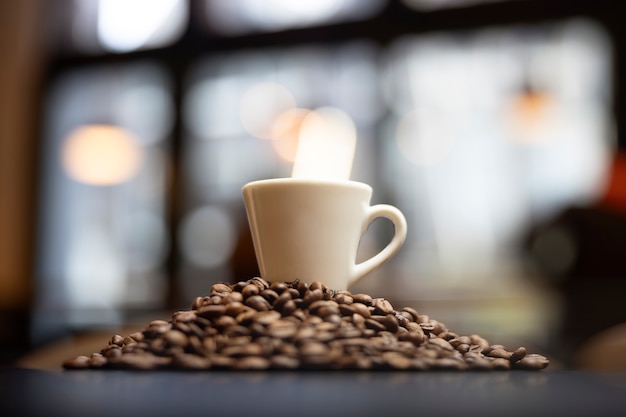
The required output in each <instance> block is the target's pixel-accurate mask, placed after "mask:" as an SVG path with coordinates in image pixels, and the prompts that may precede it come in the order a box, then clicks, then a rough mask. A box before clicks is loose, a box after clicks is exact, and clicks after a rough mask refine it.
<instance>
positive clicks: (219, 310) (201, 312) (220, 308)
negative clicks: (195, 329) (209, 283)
mask: <svg viewBox="0 0 626 417" xmlns="http://www.w3.org/2000/svg"><path fill="white" fill-rule="evenodd" d="M225 313H226V306H225V305H222V304H217V305H215V304H209V305H205V306H202V307H200V308H199V309H198V310H197V311H196V314H197V315H198V316H200V317H204V318H206V319H214V318H218V317H220V316H222V315H224V314H225Z"/></svg>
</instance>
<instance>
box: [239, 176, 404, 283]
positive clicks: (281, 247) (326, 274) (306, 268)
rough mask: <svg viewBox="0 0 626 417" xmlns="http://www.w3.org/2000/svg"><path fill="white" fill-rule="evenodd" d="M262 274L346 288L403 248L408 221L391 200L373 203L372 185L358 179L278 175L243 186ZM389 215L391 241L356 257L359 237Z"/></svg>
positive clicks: (274, 277) (266, 276)
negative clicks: (369, 254)
mask: <svg viewBox="0 0 626 417" xmlns="http://www.w3.org/2000/svg"><path fill="white" fill-rule="evenodd" d="M242 192H243V197H244V201H245V204H246V211H247V214H248V221H249V223H250V230H251V232H252V239H253V242H254V250H255V253H256V258H257V262H258V264H259V268H260V272H261V277H262V278H264V279H265V280H267V281H271V282H274V281H293V280H295V279H299V280H301V281H304V282H307V283H311V282H313V281H320V282H322V283H324V284H326V285H327V286H328V287H330V288H331V289H334V290H345V289H348V288H349V287H350V286H352V285H354V284H355V283H356V282H357V281H359V280H360V279H361V278H363V277H364V276H365V275H366V274H368V273H370V272H372V271H374V270H375V269H377V268H378V267H380V266H381V265H382V264H383V263H384V262H386V261H387V260H389V259H390V258H391V257H392V256H393V255H395V254H396V252H397V251H398V250H399V249H400V247H401V246H402V244H403V243H404V240H405V238H406V232H407V225H406V219H405V218H404V216H403V214H402V212H400V210H398V209H397V208H396V207H393V206H390V205H387V204H377V205H374V206H370V200H371V197H372V188H371V187H370V186H369V185H367V184H363V183H360V182H355V181H320V180H310V179H294V178H279V179H270V180H262V181H255V182H251V183H248V184H246V185H245V186H244V187H243V190H242ZM379 217H384V218H387V219H389V220H390V221H391V222H392V223H393V225H394V228H395V233H394V236H393V238H392V239H391V241H390V242H389V243H388V244H387V245H386V246H385V247H384V248H383V249H382V250H381V251H380V252H378V253H377V254H376V255H374V256H372V257H371V258H369V259H367V260H366V261H363V262H361V263H358V264H357V263H356V255H357V250H358V247H359V242H360V240H361V237H362V236H363V234H364V233H365V232H366V231H367V228H368V227H369V225H370V224H371V223H372V222H373V221H374V219H376V218H379Z"/></svg>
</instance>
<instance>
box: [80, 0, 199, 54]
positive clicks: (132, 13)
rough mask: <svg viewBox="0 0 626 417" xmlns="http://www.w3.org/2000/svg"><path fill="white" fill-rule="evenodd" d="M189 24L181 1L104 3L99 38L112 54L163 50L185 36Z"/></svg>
mask: <svg viewBox="0 0 626 417" xmlns="http://www.w3.org/2000/svg"><path fill="white" fill-rule="evenodd" d="M89 1H91V0H89ZM186 20H187V2H184V1H181V0H133V1H127V0H100V1H99V5H98V25H97V27H98V38H99V40H100V42H101V43H102V46H103V47H104V48H105V49H107V50H109V51H112V52H128V51H132V50H135V49H139V48H142V47H150V46H161V45H163V44H165V43H168V42H169V41H171V40H172V39H173V38H176V37H177V36H178V35H179V34H180V33H181V32H182V30H183V28H184V26H185V22H186Z"/></svg>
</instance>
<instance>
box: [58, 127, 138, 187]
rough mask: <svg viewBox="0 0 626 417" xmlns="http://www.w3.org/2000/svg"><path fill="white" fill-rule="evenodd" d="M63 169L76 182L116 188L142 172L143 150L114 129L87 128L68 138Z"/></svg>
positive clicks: (116, 128)
mask: <svg viewBox="0 0 626 417" xmlns="http://www.w3.org/2000/svg"><path fill="white" fill-rule="evenodd" d="M61 159H62V162H63V168H64V169H65V171H66V172H67V174H68V175H69V176H70V177H72V178H73V179H74V180H76V181H80V182H83V183H86V184H90V185H113V184H119V183H122V182H125V181H128V180H129V179H130V178H132V177H133V176H134V175H135V174H136V173H137V171H138V169H139V167H140V165H141V160H142V150H141V148H140V146H139V144H138V141H137V139H136V138H135V137H134V136H133V135H132V134H131V133H130V132H128V131H126V130H124V129H122V128H120V127H117V126H110V125H86V126H81V127H79V128H77V129H75V130H74V131H73V132H72V133H70V135H69V136H68V137H67V138H66V140H65V143H64V144H63V147H62V150H61Z"/></svg>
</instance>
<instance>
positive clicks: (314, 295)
mask: <svg viewBox="0 0 626 417" xmlns="http://www.w3.org/2000/svg"><path fill="white" fill-rule="evenodd" d="M323 298H324V293H323V292H322V290H321V289H320V288H317V289H314V290H312V291H308V292H307V293H306V294H304V297H303V298H302V302H303V304H302V305H303V306H304V307H306V306H309V305H311V304H312V303H314V302H315V301H319V300H322V299H323Z"/></svg>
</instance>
